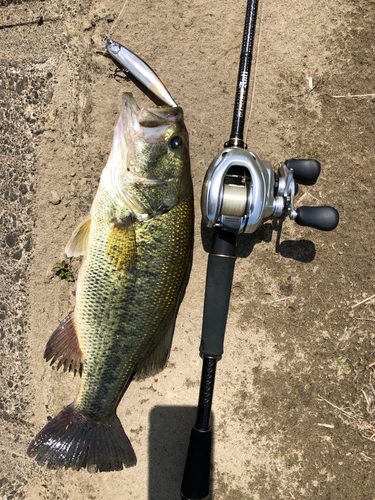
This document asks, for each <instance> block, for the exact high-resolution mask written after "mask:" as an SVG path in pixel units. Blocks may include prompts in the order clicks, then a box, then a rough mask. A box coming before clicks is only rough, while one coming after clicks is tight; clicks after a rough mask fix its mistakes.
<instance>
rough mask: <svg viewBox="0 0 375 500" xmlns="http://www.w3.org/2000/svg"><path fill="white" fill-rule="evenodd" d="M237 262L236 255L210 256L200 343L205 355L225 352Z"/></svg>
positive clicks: (218, 354) (216, 354)
mask: <svg viewBox="0 0 375 500" xmlns="http://www.w3.org/2000/svg"><path fill="white" fill-rule="evenodd" d="M235 262H236V260H235V258H234V257H225V256H218V255H210V256H209V257H208V266H207V277H206V293H205V297H204V310H203V326H202V340H201V345H200V352H201V353H202V354H204V355H205V356H212V357H215V356H221V355H222V354H223V345H224V334H225V327H226V324H227V316H228V308H229V300H230V293H231V289H232V281H233V272H234V265H235Z"/></svg>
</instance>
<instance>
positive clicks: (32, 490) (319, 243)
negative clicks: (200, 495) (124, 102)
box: [0, 0, 375, 500]
mask: <svg viewBox="0 0 375 500" xmlns="http://www.w3.org/2000/svg"><path fill="white" fill-rule="evenodd" d="M0 5H1V8H0V38H1V43H0V116H1V118H0V128H1V133H2V136H1V144H0V161H1V178H2V184H1V189H0V196H1V219H0V222H1V225H0V231H1V240H0V241H1V247H2V259H1V263H0V273H1V274H0V279H1V289H0V294H1V299H0V339H1V343H0V352H1V362H0V418H1V420H0V436H1V437H0V497H1V498H2V499H3V500H11V499H27V500H36V499H51V500H52V499H53V500H62V499H72V500H73V499H74V500H77V499H91V500H101V499H108V498H111V499H112V500H119V499H120V498H121V499H123V498H127V499H129V500H146V499H148V500H173V499H177V498H179V491H180V483H181V477H182V471H183V466H184V461H185V453H186V449H187V444H188V436H189V433H190V430H191V427H192V424H193V422H194V415H195V406H196V403H197V398H198V389H199V379H200V370H201V359H200V358H199V353H198V348H199V342H200V330H201V318H202V310H203V297H204V287H205V270H206V262H207V247H206V246H204V245H203V244H202V231H201V222H200V219H201V215H200V208H199V207H200V193H201V186H202V181H203V178H204V175H205V171H206V169H207V166H208V165H209V163H210V161H211V160H212V158H213V157H214V156H215V154H216V153H217V152H218V151H219V150H220V149H221V148H222V147H223V143H224V142H225V141H226V140H227V139H228V138H229V133H230V128H231V121H232V111H233V105H234V93H235V85H236V78H237V68H238V61H239V53H240V46H241V39H242V31H243V22H244V13H245V7H246V2H245V1H244V0H241V1H239V2H236V3H235V4H234V3H233V2H230V1H228V0H223V1H221V2H216V1H214V0H206V1H202V0H191V1H190V2H182V1H180V0H164V1H163V2H157V1H155V0H129V1H128V3H127V5H126V8H125V11H124V14H123V17H122V19H121V20H120V21H119V22H117V23H115V24H114V20H115V19H116V18H117V16H118V14H119V12H120V10H121V8H122V5H123V1H122V0H113V1H110V0H95V1H94V0H69V1H67V0H51V1H36V0H35V1H25V0H23V1H22V0H14V1H13V2H10V1H9V0H0ZM374 15H375V3H374V2H373V1H365V0H356V1H354V0H326V1H325V2H317V1H312V0H303V1H302V0H295V1H294V2H289V1H287V0H278V1H276V0H262V1H261V2H260V6H259V16H258V20H259V22H258V28H257V29H258V31H257V37H256V40H257V47H259V50H258V49H257V50H258V59H257V64H255V63H254V65H253V70H255V66H256V68H257V73H256V82H255V92H254V100H253V106H252V113H251V120H250V127H249V133H248V136H247V143H248V144H249V148H250V149H251V150H253V151H254V152H256V153H257V154H258V155H259V156H260V157H261V158H262V159H265V160H268V161H270V162H271V163H272V164H273V166H274V167H275V169H276V167H277V165H278V163H279V162H280V161H282V160H285V159H287V158H293V157H314V158H316V159H318V160H319V161H321V163H322V174H321V176H320V178H319V180H318V182H317V183H316V184H315V185H314V186H311V187H301V189H300V192H299V194H298V199H297V205H332V206H335V207H336V208H337V209H338V210H339V212H340V224H339V226H338V228H337V229H336V230H335V231H333V232H332V233H323V232H319V231H315V230H312V229H309V228H303V227H300V226H298V225H296V224H294V223H293V222H291V221H289V220H286V221H285V222H284V223H283V224H282V227H280V225H279V224H276V223H272V222H270V221H268V222H266V223H265V224H264V225H263V226H262V227H261V228H260V229H259V230H257V231H256V233H254V234H253V235H251V236H246V237H242V238H240V242H239V249H238V255H239V258H238V259H237V263H236V269H235V277H234V283H233V290H232V298H231V305H230V314H229V318H228V326H227V332H226V341H225V353H224V356H223V359H222V360H221V361H220V363H219V365H218V371H217V384H216V387H215V397H214V405H213V412H214V433H215V443H214V456H213V468H212V493H211V496H210V498H211V499H215V500H224V499H227V500H228V499H230V500H245V499H246V500H250V499H253V500H270V499H283V500H284V499H289V498H290V499H296V500H297V499H311V500H313V499H317V498H323V499H330V500H343V499H350V500H373V499H374V498H375V490H374V485H375V472H374V465H375V381H374V378H375V377H374V370H375V352H374V347H375V332H374V326H375V325H374V322H375V302H374V299H372V300H368V301H365V299H367V298H370V297H371V296H373V295H374V294H375V284H374V279H373V278H374V274H375V273H374V263H375V260H374V259H375V253H374V245H373V243H374V231H373V228H372V225H373V224H374V219H375V217H374V213H375V212H374V209H375V202H374V188H375V186H374V177H375V171H374V168H373V164H374V160H375V148H374V132H375V130H374V115H375V94H374V92H375V87H374V56H375V53H374V52H375V28H374V22H373V20H374ZM110 30H112V31H111V36H112V37H113V38H114V39H115V40H118V41H120V42H121V43H123V44H124V45H126V46H128V47H129V48H130V49H132V50H133V51H134V52H136V53H137V54H139V55H140V56H141V57H142V58H143V59H144V60H146V61H147V62H148V63H149V64H150V65H151V66H152V67H153V68H154V70H155V71H156V72H157V73H158V74H159V76H161V78H162V79H163V81H164V83H165V84H166V86H167V88H168V90H169V91H170V93H171V94H172V96H173V97H174V99H175V100H176V101H177V102H178V104H180V105H181V106H182V107H183V109H184V113H185V121H186V124H187V128H188V130H189V134H190V155H191V163H192V173H193V176H194V177H193V182H194V189H195V204H196V226H195V227H196V232H195V248H194V263H193V268H192V273H191V278H190V282H189V286H188V289H187V292H186V295H185V299H184V301H183V303H182V306H181V309H180V313H179V317H178V320H177V325H176V331H175V337H174V343H173V348H172V352H171V356H170V360H169V362H168V365H167V367H166V369H165V370H164V371H163V372H162V373H160V374H159V375H158V376H157V377H155V378H151V379H147V380H145V381H141V382H133V383H132V384H131V386H130V388H129V390H128V392H127V393H126V395H125V397H124V399H123V400H122V402H121V404H120V407H119V411H118V414H119V417H120V420H121V421H122V423H123V426H124V429H125V430H126V432H127V434H128V436H129V438H130V439H131V441H132V443H133V446H134V449H135V451H136V454H137V457H138V464H137V466H136V467H135V468H132V469H128V470H124V471H122V472H113V473H101V474H89V473H88V472H87V471H80V472H72V471H49V470H47V469H45V468H42V467H39V466H37V465H35V464H33V462H32V460H31V459H30V458H28V457H27V456H26V449H27V446H28V444H29V442H30V440H31V438H32V437H33V436H34V435H35V433H36V432H37V431H39V430H40V428H41V427H42V426H43V425H44V424H45V423H46V422H47V420H49V419H51V417H53V416H54V415H56V414H57V413H58V412H59V411H60V410H61V409H62V408H63V407H64V406H65V405H66V404H68V403H70V402H71V401H72V400H73V399H74V397H75V395H76V394H77V391H78V389H79V379H78V377H76V378H74V377H73V376H72V375H71V374H67V373H63V372H62V373H60V372H57V371H56V370H53V369H51V367H49V366H48V364H47V363H45V362H44V360H43V350H44V346H45V343H46V341H47V340H48V338H49V336H50V334H51V333H52V331H53V330H54V329H55V328H56V327H57V325H58V324H59V321H61V319H62V318H64V317H65V316H66V315H67V314H68V313H69V312H70V311H71V310H72V309H73V307H74V295H73V291H74V287H75V285H74V283H69V282H67V281H66V280H61V279H60V278H59V277H58V276H55V275H54V273H53V272H52V268H53V267H54V266H55V265H56V264H58V263H59V262H61V261H62V260H63V259H64V247H65V244H66V242H67V241H68V239H69V237H70V235H71V232H72V230H73V229H74V228H75V226H76V225H77V223H78V222H79V221H80V220H82V218H83V217H84V216H85V215H86V214H87V212H88V210H89V207H90V204H91V202H92V199H93V196H94V194H95V191H96V189H97V186H98V180H99V176H100V173H101V171H102V169H103V167H104V165H105V162H106V159H107V156H108V153H109V150H110V147H111V142H112V135H113V129H114V125H115V122H116V121H117V118H118V113H119V108H120V103H121V94H122V92H123V91H124V90H127V91H132V92H133V93H134V95H135V97H136V100H137V101H138V103H139V104H141V105H144V106H148V105H150V104H151V102H150V101H149V99H148V98H147V97H146V96H144V95H143V94H142V93H141V92H140V91H139V90H138V88H136V87H135V86H134V84H133V83H131V82H127V81H125V80H121V79H117V80H115V79H114V78H113V72H114V65H113V63H112V62H111V61H110V60H109V59H106V58H104V57H103V56H102V55H100V54H98V53H97V52H96V50H95V47H96V44H100V43H101V42H100V37H101V35H103V34H106V33H108V32H109V31H110ZM310 78H311V79H312V80H311V79H310ZM253 81H254V71H253V73H252V79H251V82H252V84H253ZM311 82H312V85H311ZM311 86H312V87H313V88H312V89H311ZM365 94H370V95H367V96H363V95H365ZM353 95H356V96H357V95H361V96H362V97H352V96H353ZM335 96H341V97H335ZM250 100H251V96H250V98H249V106H248V110H249V108H250ZM203 234H204V232H203ZM71 265H72V273H73V275H74V276H77V272H78V269H79V259H73V260H72V262H71ZM361 301H364V302H363V303H362V304H360V305H357V306H356V307H354V308H353V306H355V305H356V304H358V303H360V302H361Z"/></svg>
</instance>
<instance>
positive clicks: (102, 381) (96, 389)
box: [75, 202, 192, 419]
mask: <svg viewBox="0 0 375 500" xmlns="http://www.w3.org/2000/svg"><path fill="white" fill-rule="evenodd" d="M191 220H192V206H191V203H188V202H186V203H183V204H181V205H179V206H177V207H176V208H174V209H172V210H171V211H169V212H167V213H166V214H163V215H161V216H160V217H158V218H157V219H155V220H153V221H150V222H148V223H147V224H143V223H135V224H134V233H135V240H136V248H137V258H136V264H135V265H134V267H133V268H132V269H131V270H128V269H127V268H125V269H121V267H122V266H120V269H121V270H120V271H119V268H118V267H117V266H116V263H115V262H113V259H111V257H110V256H109V255H108V252H107V247H108V239H111V235H110V234H109V231H107V234H108V236H107V237H106V232H105V231H103V228H102V227H101V226H102V225H104V224H103V223H98V226H99V227H98V228H97V229H96V228H94V230H93V238H95V239H97V241H98V243H99V249H98V245H96V246H95V250H96V251H92V252H90V251H89V253H88V255H87V258H86V259H85V262H84V264H83V266H82V269H81V271H80V280H81V279H82V284H81V283H80V282H79V286H78V290H79V292H78V295H77V304H79V307H77V309H76V311H75V321H76V325H77V332H78V338H79V342H80V345H81V349H82V351H83V353H84V355H85V358H86V363H85V370H84V372H83V375H82V386H83V387H84V388H85V391H84V392H81V395H80V397H79V399H78V400H77V402H76V405H75V406H76V408H77V410H78V411H80V410H81V411H82V410H83V411H84V414H85V415H87V416H91V417H96V418H100V419H105V418H107V417H108V415H109V414H110V412H111V411H112V408H113V405H114V404H115V402H116V400H117V398H118V396H119V394H120V393H121V389H122V386H123V383H124V380H126V379H127V378H129V376H130V374H131V372H132V371H133V369H134V366H135V364H136V362H137V361H138V360H139V357H140V356H142V354H143V355H144V356H147V354H148V353H149V352H150V351H151V350H152V348H153V347H155V345H156V343H157V342H158V341H159V340H160V338H161V336H162V335H163V334H164V333H165V325H166V324H167V323H168V321H171V319H172V317H173V315H174V313H175V308H176V307H177V301H178V294H179V289H180V288H181V283H182V282H183V278H184V275H185V273H186V269H187V266H188V261H189V259H190V251H191V222H190V221H191ZM106 225H107V226H110V224H109V223H108V222H107V224H106ZM145 226H147V227H145ZM95 229H96V230H95ZM120 231H121V230H120ZM128 232H129V231H127V230H125V231H124V233H125V234H124V237H125V238H126V237H127V233H128ZM120 246H121V243H120ZM155 247H157V248H158V253H157V255H156V256H155V250H154V249H155ZM92 271H94V272H92ZM81 275H82V278H81ZM101 275H103V279H100V281H98V280H97V278H96V276H101ZM104 276H105V278H104ZM150 280H152V287H150V285H149V282H150ZM87 290H88V291H89V292H87ZM108 305H110V307H108ZM98 322H99V324H98ZM81 332H82V333H81ZM142 332H144V333H143V335H142ZM97 353H100V360H99V359H98V354H97ZM115 360H118V363H116V362H115ZM98 399H101V401H102V404H101V405H100V406H99V405H98ZM105 401H108V403H107V402H106V403H104V402H105Z"/></svg>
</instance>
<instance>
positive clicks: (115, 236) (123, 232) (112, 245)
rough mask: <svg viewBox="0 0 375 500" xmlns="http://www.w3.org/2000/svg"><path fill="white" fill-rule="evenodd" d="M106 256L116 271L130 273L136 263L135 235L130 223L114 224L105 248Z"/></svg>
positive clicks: (128, 221) (127, 221)
mask: <svg viewBox="0 0 375 500" xmlns="http://www.w3.org/2000/svg"><path fill="white" fill-rule="evenodd" d="M106 254H107V256H108V258H109V260H110V261H111V262H112V264H113V265H114V266H115V267H116V269H117V270H118V271H131V270H132V269H133V267H134V266H135V264H136V261H137V245H136V235H135V230H134V226H133V224H132V222H131V221H130V220H126V221H125V222H121V223H119V222H116V221H115V222H114V223H113V226H112V228H111V231H110V234H109V238H108V241H107V246H106Z"/></svg>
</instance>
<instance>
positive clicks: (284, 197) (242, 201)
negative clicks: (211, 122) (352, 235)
mask: <svg viewBox="0 0 375 500" xmlns="http://www.w3.org/2000/svg"><path fill="white" fill-rule="evenodd" d="M320 170H321V168H320V163H319V162H318V161H317V160H312V159H306V160H297V159H291V160H286V161H285V163H281V164H280V167H279V171H278V174H276V173H274V172H273V170H272V167H271V164H270V163H269V162H267V161H262V160H260V159H259V158H258V157H257V155H256V154H255V153H252V152H250V151H247V150H245V149H242V148H239V147H228V148H225V149H223V150H222V151H221V152H220V153H219V154H217V155H216V156H215V158H214V159H213V161H212V163H211V165H210V166H209V168H208V170H207V173H206V176H205V179H204V183H203V190H202V202H201V204H202V215H203V223H204V224H205V225H206V226H207V227H214V226H215V227H220V228H222V229H224V230H227V231H230V232H232V233H236V234H239V233H253V232H254V231H255V230H256V229H257V228H258V227H259V225H260V224H261V223H262V221H263V220H265V219H267V218H269V217H280V216H281V215H282V214H283V213H284V211H285V210H286V211H287V214H288V215H289V217H290V219H292V220H294V221H295V222H296V223H297V224H299V225H300V226H309V227H313V228H315V229H320V230H321V231H332V230H333V229H335V227H336V226H337V224H338V223H339V214H338V212H337V210H336V209H335V208H333V207H328V206H324V207H299V208H297V210H295V208H294V197H295V195H296V194H297V192H298V184H297V182H298V183H300V184H305V185H312V184H314V183H315V182H316V180H317V178H318V177H319V174H320Z"/></svg>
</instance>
